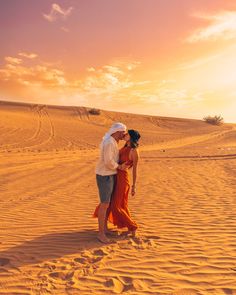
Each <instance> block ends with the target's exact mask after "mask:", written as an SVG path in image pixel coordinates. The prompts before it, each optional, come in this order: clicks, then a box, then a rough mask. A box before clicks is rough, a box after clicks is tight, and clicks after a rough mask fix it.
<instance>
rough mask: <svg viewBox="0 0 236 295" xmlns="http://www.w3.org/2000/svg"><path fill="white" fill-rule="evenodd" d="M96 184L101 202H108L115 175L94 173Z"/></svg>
mask: <svg viewBox="0 0 236 295" xmlns="http://www.w3.org/2000/svg"><path fill="white" fill-rule="evenodd" d="M96 180H97V186H98V191H99V197H100V201H101V203H109V202H110V201H111V195H112V192H113V189H114V184H115V175H105V176H102V175H98V174H96Z"/></svg>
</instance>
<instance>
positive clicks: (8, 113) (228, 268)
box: [0, 102, 236, 295]
mask: <svg viewBox="0 0 236 295" xmlns="http://www.w3.org/2000/svg"><path fill="white" fill-rule="evenodd" d="M203 115H205V114H203ZM117 121H121V122H123V123H125V124H127V126H128V128H130V129H137V130H139V131H140V133H141V135H142V138H141V141H140V165H139V176H138V183H137V194H136V195H135V196H134V197H131V196H130V199H129V207H130V211H131V214H132V217H133V218H134V219H135V220H136V221H137V222H138V224H139V229H138V234H137V237H135V238H132V237H127V238H124V237H123V236H117V237H112V240H113V243H112V244H108V245H105V244H101V243H99V241H98V240H97V239H96V234H97V220H96V219H94V218H92V213H93V210H94V208H95V206H96V205H97V204H98V194H97V187H96V182H95V174H94V167H95V164H96V161H97V158H98V154H99V151H98V146H99V143H100V140H101V138H102V136H103V135H104V133H105V132H106V131H107V129H108V128H109V127H110V126H111V124H112V123H113V122H117ZM235 179H236V129H235V125H233V124H224V125H222V126H212V125H209V124H206V123H205V122H203V121H200V120H190V119H177V118H165V117H154V116H145V115H133V114H125V113H116V112H109V111H101V114H100V115H91V114H89V112H88V109H86V108H83V107H57V106H45V105H32V104H19V103H7V102H0V208H1V214H0V227H1V230H0V294H19V295H25V294H40V295H41V294H79V295H83V294H96V295H99V294H158V295H165V294H168V295H170V294H173V295H208V294H213V295H223V294H226V295H233V294H236V181H235Z"/></svg>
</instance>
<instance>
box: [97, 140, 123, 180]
mask: <svg viewBox="0 0 236 295" xmlns="http://www.w3.org/2000/svg"><path fill="white" fill-rule="evenodd" d="M118 161H119V148H118V144H117V142H116V140H115V139H114V138H113V137H112V136H110V137H109V138H108V139H106V140H104V141H103V142H102V144H101V146H100V158H99V161H98V163H97V166H96V169H95V172H96V174H98V175H102V176H105V175H114V174H117V167H118Z"/></svg>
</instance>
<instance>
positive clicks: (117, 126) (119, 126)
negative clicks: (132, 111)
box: [102, 122, 127, 142]
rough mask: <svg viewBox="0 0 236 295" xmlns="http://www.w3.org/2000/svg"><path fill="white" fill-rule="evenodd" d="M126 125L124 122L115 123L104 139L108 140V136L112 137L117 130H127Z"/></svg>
mask: <svg viewBox="0 0 236 295" xmlns="http://www.w3.org/2000/svg"><path fill="white" fill-rule="evenodd" d="M126 129H127V128H126V126H125V125H124V124H123V123H120V122H118V123H114V124H113V125H112V126H111V128H110V129H109V131H108V132H107V133H106V134H105V136H104V137H103V141H102V142H104V141H105V140H107V139H108V138H110V136H111V135H112V134H114V133H116V132H117V131H126Z"/></svg>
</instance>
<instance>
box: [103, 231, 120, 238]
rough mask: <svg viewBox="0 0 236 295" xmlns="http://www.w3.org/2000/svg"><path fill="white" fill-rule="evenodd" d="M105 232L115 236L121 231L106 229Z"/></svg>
mask: <svg viewBox="0 0 236 295" xmlns="http://www.w3.org/2000/svg"><path fill="white" fill-rule="evenodd" d="M105 233H106V235H110V236H113V237H117V236H119V232H118V231H113V230H106V232H105Z"/></svg>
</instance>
